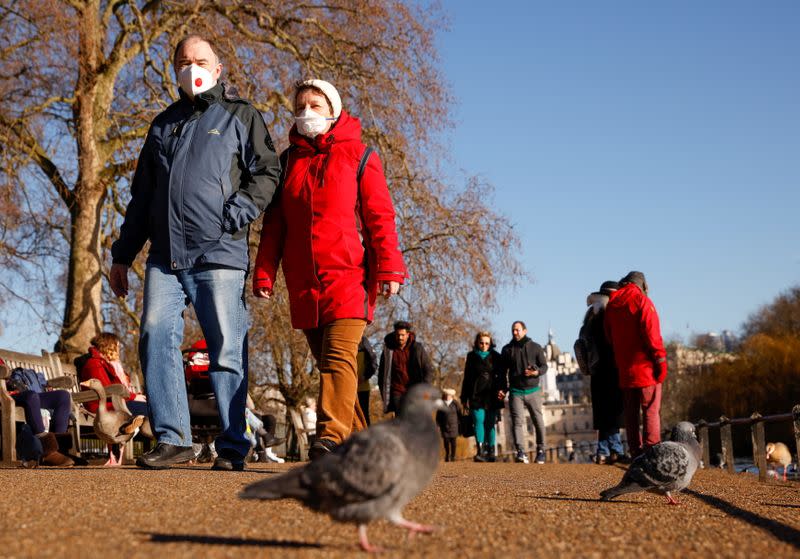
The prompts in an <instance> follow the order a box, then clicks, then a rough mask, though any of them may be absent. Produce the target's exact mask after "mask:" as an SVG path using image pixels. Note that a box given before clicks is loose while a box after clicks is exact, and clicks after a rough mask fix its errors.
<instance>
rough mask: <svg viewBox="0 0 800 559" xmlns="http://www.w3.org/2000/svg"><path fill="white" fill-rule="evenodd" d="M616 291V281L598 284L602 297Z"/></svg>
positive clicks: (617, 286) (617, 284)
mask: <svg viewBox="0 0 800 559" xmlns="http://www.w3.org/2000/svg"><path fill="white" fill-rule="evenodd" d="M617 289H619V283H617V282H616V281H611V280H609V281H604V282H603V283H602V284H600V293H602V294H603V295H611V293H612V292H613V291H616V290H617Z"/></svg>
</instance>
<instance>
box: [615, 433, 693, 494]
mask: <svg viewBox="0 0 800 559" xmlns="http://www.w3.org/2000/svg"><path fill="white" fill-rule="evenodd" d="M670 439H671V440H670V441H667V442H662V443H659V444H657V445H653V446H651V447H650V448H648V449H647V450H646V451H645V452H644V454H641V455H639V456H637V457H636V459H635V460H634V461H633V463H631V465H630V467H629V468H628V470H627V471H626V472H625V475H624V476H623V477H622V481H620V482H619V485H617V486H615V487H611V488H609V489H606V490H605V491H603V492H601V493H600V497H601V498H602V500H604V501H610V500H611V499H613V498H614V497H617V496H619V495H624V494H625V493H635V492H638V491H654V492H659V493H663V494H664V495H666V497H667V501H668V502H669V504H671V505H677V504H678V501H676V500H675V499H674V498H673V497H672V492H673V491H680V490H681V489H685V488H686V487H688V486H689V483H690V482H691V481H692V476H694V473H695V472H696V471H697V468H698V467H699V466H700V455H701V451H700V445H699V444H698V442H697V439H696V438H695V434H694V425H692V424H691V423H689V422H688V421H681V422H680V423H678V424H677V425H676V426H675V427H674V428H673V429H672V435H671V436H670Z"/></svg>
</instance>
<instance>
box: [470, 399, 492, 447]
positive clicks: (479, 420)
mask: <svg viewBox="0 0 800 559" xmlns="http://www.w3.org/2000/svg"><path fill="white" fill-rule="evenodd" d="M471 413H472V423H473V425H475V442H476V443H478V448H480V445H482V444H483V443H488V444H489V446H491V447H492V448H494V445H495V442H496V441H495V432H494V424H495V422H496V420H497V415H496V414H497V412H496V411H495V410H487V409H483V408H475V409H473V410H472V412H471Z"/></svg>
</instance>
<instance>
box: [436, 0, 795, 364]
mask: <svg viewBox="0 0 800 559" xmlns="http://www.w3.org/2000/svg"><path fill="white" fill-rule="evenodd" d="M444 9H445V11H446V12H447V13H448V14H449V17H450V29H449V31H447V32H444V33H442V34H441V35H440V37H439V41H438V45H439V52H440V56H441V62H442V68H443V70H444V75H445V76H446V79H447V80H448V81H449V84H450V86H451V87H452V91H453V93H454V96H455V98H456V100H457V105H456V106H455V107H454V109H453V115H452V116H453V118H454V120H455V127H454V129H453V130H452V131H451V133H448V134H446V135H445V137H444V143H445V145H446V146H448V147H449V148H450V150H451V153H452V155H453V162H452V166H451V167H450V168H449V170H450V172H451V173H452V176H453V177H457V176H458V174H459V173H460V172H466V173H467V174H478V175H481V176H483V177H485V178H486V179H487V180H488V181H489V182H491V183H492V184H493V185H494V186H495V189H496V193H495V198H494V201H493V203H494V206H495V207H496V208H497V209H498V210H499V211H501V212H502V213H503V214H505V215H506V216H507V217H508V218H509V219H510V220H511V221H512V222H513V223H514V224H515V226H516V229H517V231H518V233H519V235H520V237H521V239H522V241H523V245H524V251H523V254H522V260H523V262H524V263H525V265H526V267H527V268H528V269H529V270H530V271H531V272H532V274H533V275H534V278H535V281H534V282H533V283H532V284H530V285H526V286H524V287H523V288H521V289H519V290H518V291H516V292H515V293H503V294H501V296H500V304H501V310H500V312H499V313H497V314H496V315H495V316H494V319H493V321H492V324H491V326H492V327H493V331H494V332H495V333H496V334H499V336H500V339H501V340H503V341H505V340H506V338H509V337H510V324H511V322H512V321H513V320H515V319H517V318H520V319H522V320H524V321H525V322H526V323H527V324H528V333H529V335H530V336H531V337H533V338H534V339H535V340H538V341H546V337H547V330H548V327H552V328H553V330H554V331H555V336H556V340H557V341H558V342H559V344H560V345H561V347H562V348H563V349H567V348H569V347H571V345H572V342H573V341H574V339H575V337H576V334H577V330H578V327H579V324H580V321H581V319H582V316H583V312H584V311H585V299H586V295H587V294H588V293H589V292H590V291H593V290H595V289H596V288H597V287H599V285H600V283H601V282H602V281H603V280H606V279H618V278H620V277H621V276H622V275H624V274H625V273H626V272H628V271H629V270H633V269H637V270H641V271H643V272H645V273H646V275H647V277H648V281H649V283H650V288H651V297H652V299H653V301H654V302H655V304H656V307H657V309H658V310H659V313H660V315H661V322H662V331H663V334H664V336H665V338H674V337H682V338H683V339H688V338H689V336H690V334H691V333H694V332H706V331H717V332H719V331H721V330H723V329H730V330H734V331H737V330H738V329H739V328H740V326H741V324H742V322H744V320H745V319H746V318H747V316H748V315H749V314H750V313H752V312H754V311H755V310H757V309H758V308H759V307H760V306H762V305H764V304H767V303H769V302H770V301H771V300H772V299H773V298H774V297H775V296H776V295H777V294H778V293H780V292H781V291H783V290H785V289H787V288H788V287H790V286H792V285H795V284H798V283H800V225H798V222H799V220H798V217H797V213H798V210H799V209H800V188H799V187H800V165H798V164H799V163H800V73H799V72H798V71H797V61H798V58H800V33H798V32H797V29H798V28H799V26H800V3H798V2H792V1H783V2H780V1H766V2H755V1H751V2H739V1H730V0H724V1H710V0H706V1H703V2H695V1H670V2H658V3H657V2H641V1H606V2H599V1H589V0H586V1H560V2H539V1H534V2H531V1H526V2H495V3H492V4H491V5H487V3H485V2H474V1H455V0H452V1H446V2H444Z"/></svg>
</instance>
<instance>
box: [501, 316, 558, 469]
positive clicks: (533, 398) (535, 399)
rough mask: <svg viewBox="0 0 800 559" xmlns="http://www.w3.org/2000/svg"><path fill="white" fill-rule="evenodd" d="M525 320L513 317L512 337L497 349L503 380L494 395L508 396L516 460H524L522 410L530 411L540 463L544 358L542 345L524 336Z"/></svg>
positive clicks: (526, 461)
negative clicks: (540, 380) (501, 364)
mask: <svg viewBox="0 0 800 559" xmlns="http://www.w3.org/2000/svg"><path fill="white" fill-rule="evenodd" d="M527 334H528V330H527V328H526V327H525V323H524V322H522V321H521V320H517V321H516V322H514V324H512V325H511V336H512V339H511V341H510V342H508V343H507V344H506V345H505V346H503V351H502V352H501V356H502V360H503V374H502V375H501V378H502V381H503V383H504V385H503V387H502V388H501V389H500V390H499V391H498V393H497V398H498V399H499V400H503V399H504V398H505V397H506V394H508V395H509V399H508V404H509V407H510V408H511V421H512V423H513V427H514V446H515V447H516V455H515V456H514V460H515V461H516V462H523V463H525V464H527V463H528V456H527V454H525V409H526V408H527V410H528V412H529V413H530V414H531V419H533V425H534V429H535V431H536V463H537V464H544V461H545V454H544V447H545V444H544V441H545V427H544V413H543V412H542V405H543V404H544V397H543V395H542V388H541V386H539V379H540V377H541V376H542V375H544V374H545V373H546V372H547V357H546V356H545V353H544V349H542V346H540V345H539V344H537V343H536V342H534V341H533V340H531V339H530V338H529V337H528V335H527Z"/></svg>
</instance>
